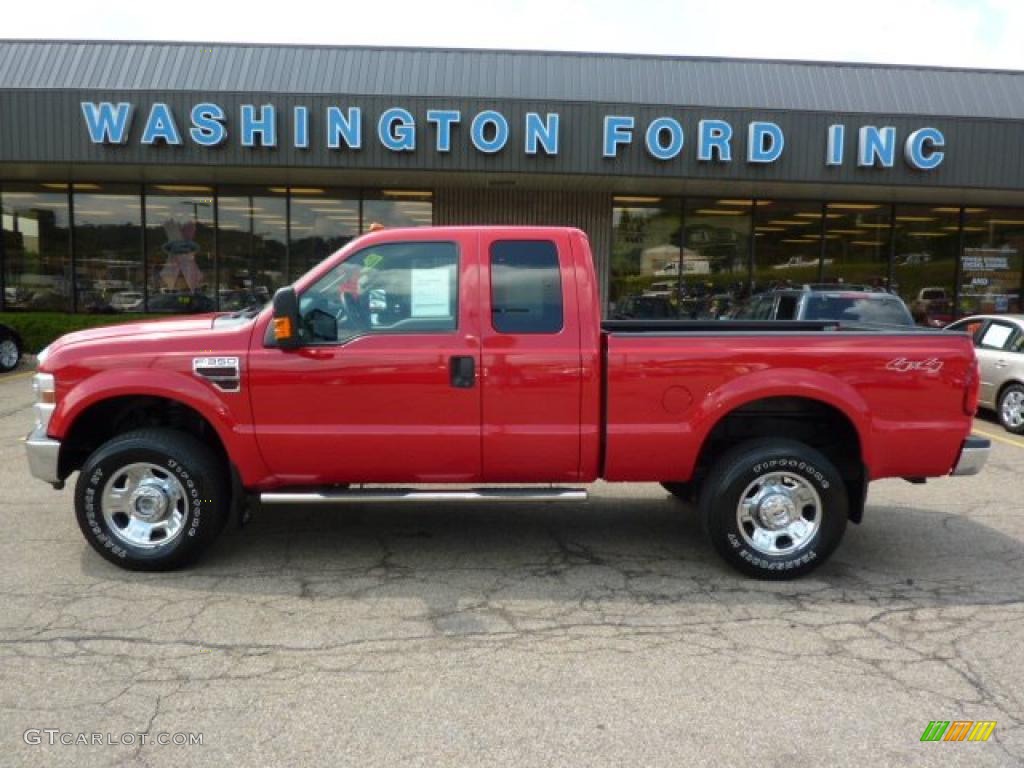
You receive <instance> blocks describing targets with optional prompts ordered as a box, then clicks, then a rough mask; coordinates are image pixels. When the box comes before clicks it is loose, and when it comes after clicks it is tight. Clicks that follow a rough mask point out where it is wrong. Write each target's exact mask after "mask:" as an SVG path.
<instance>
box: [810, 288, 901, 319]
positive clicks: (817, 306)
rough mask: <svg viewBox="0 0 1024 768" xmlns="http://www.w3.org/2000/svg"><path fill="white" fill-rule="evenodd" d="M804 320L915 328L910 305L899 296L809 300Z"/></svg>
mask: <svg viewBox="0 0 1024 768" xmlns="http://www.w3.org/2000/svg"><path fill="white" fill-rule="evenodd" d="M804 319H805V320H840V321H844V322H848V323H880V324H883V325H913V324H914V321H913V319H912V318H911V317H910V312H909V311H908V310H907V307H906V305H904V303H903V302H902V301H901V300H900V299H898V298H896V297H895V296H831V295H827V294H826V295H814V296H809V297H808V299H807V308H806V310H805V312H804Z"/></svg>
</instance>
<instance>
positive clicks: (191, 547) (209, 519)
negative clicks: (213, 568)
mask: <svg viewBox="0 0 1024 768" xmlns="http://www.w3.org/2000/svg"><path fill="white" fill-rule="evenodd" d="M228 496H229V492H228V483H227V482H226V479H225V470H224V467H223V466H222V463H221V461H220V460H219V459H218V458H217V456H216V455H215V454H214V452H213V451H212V450H210V448H209V447H208V446H206V445H204V444H203V443H202V442H200V441H199V440H197V439H196V438H194V437H192V436H191V435H188V434H185V433H183V432H179V431H176V430H173V429H139V430H134V431H132V432H126V433H124V434H122V435H118V436H117V437H114V438H112V439H110V440H109V441H107V442H106V443H104V444H103V445H101V446H100V447H99V448H97V449H96V450H95V451H94V452H93V454H92V455H91V456H90V457H89V458H88V459H87V460H86V462H85V465H84V466H83V467H82V470H81V472H80V474H79V476H78V483H77V485H76V486H75V514H76V517H77V518H78V525H79V527H80V528H81V529H82V533H83V534H85V538H86V539H87V540H88V542H89V544H90V545H92V548H93V549H95V550H96V551H97V552H99V553H100V554H101V555H102V556H103V557H105V558H106V559H107V560H109V561H110V562H112V563H114V564H115V565H118V566H120V567H122V568H127V569H129V570H135V571H166V570H171V569H173V568H178V567H180V566H182V565H185V564H187V563H189V562H191V561H193V560H195V559H196V558H197V557H198V556H199V555H200V554H201V553H202V552H203V550H204V549H206V547H207V546H209V545H210V543H211V542H212V541H213V540H214V539H215V538H216V537H217V534H218V533H220V531H221V529H222V528H223V527H224V523H225V521H226V520H227V510H228V508H229V498H228Z"/></svg>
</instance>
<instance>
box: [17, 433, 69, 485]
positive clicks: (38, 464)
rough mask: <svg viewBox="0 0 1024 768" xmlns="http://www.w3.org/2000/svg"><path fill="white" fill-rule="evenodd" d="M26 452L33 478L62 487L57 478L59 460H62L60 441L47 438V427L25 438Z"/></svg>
mask: <svg viewBox="0 0 1024 768" xmlns="http://www.w3.org/2000/svg"><path fill="white" fill-rule="evenodd" d="M25 452H26V453H27V454H28V469H29V472H31V473H32V476H33V477H38V478H39V479H40V480H42V481H44V482H47V483H49V484H50V485H60V484H61V481H60V478H59V477H58V476H57V460H58V459H59V458H60V440H54V439H52V438H49V437H47V436H46V427H44V426H37V427H36V428H35V429H33V430H32V431H31V432H30V433H29V435H28V437H26V438H25Z"/></svg>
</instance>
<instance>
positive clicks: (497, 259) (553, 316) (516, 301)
mask: <svg viewBox="0 0 1024 768" xmlns="http://www.w3.org/2000/svg"><path fill="white" fill-rule="evenodd" d="M491 311H492V313H493V317H492V321H491V324H492V325H493V326H494V330H496V331H498V332H499V333H557V332H558V331H560V330H562V275H561V272H560V271H559V268H558V250H557V249H556V248H555V244H554V243H552V242H550V241H547V240H501V241H498V242H495V243H494V244H493V245H491Z"/></svg>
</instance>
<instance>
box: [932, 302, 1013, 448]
mask: <svg viewBox="0 0 1024 768" xmlns="http://www.w3.org/2000/svg"><path fill="white" fill-rule="evenodd" d="M947 329H948V330H950V331H959V332H960V333H969V334H970V335H971V338H972V339H974V349H975V351H976V352H977V355H978V367H979V368H980V369H981V390H980V394H979V398H978V404H979V405H980V406H981V407H982V408H985V409H987V410H993V411H995V412H996V415H997V416H998V417H999V423H1000V424H1002V425H1003V428H1004V429H1006V430H1007V431H1009V432H1013V433H1014V434H1015V435H1024V315H972V316H970V317H965V318H964V319H963V320H957V321H956V322H955V323H953V324H952V325H949V326H947Z"/></svg>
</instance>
